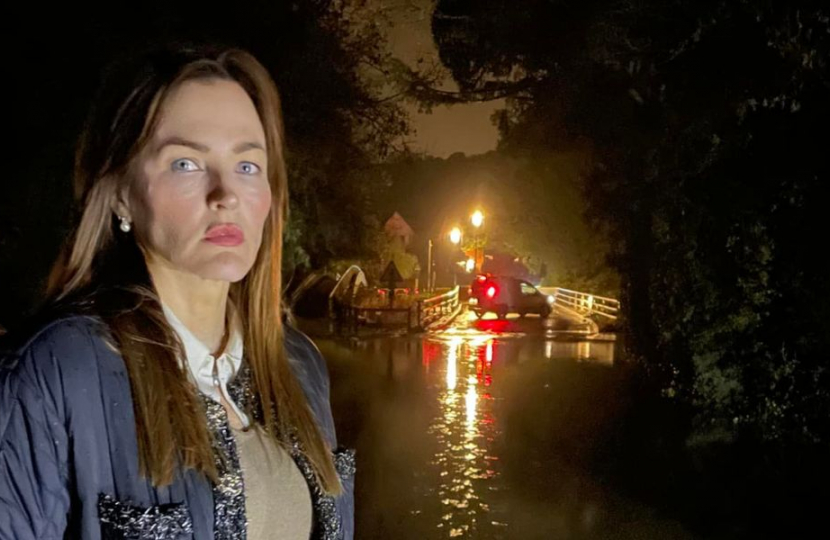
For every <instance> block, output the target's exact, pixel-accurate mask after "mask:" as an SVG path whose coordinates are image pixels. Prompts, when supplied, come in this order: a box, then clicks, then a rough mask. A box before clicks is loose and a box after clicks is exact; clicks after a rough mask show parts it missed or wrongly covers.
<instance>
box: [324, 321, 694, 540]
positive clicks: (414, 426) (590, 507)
mask: <svg viewBox="0 0 830 540" xmlns="http://www.w3.org/2000/svg"><path fill="white" fill-rule="evenodd" d="M318 344H319V345H320V348H321V350H322V351H323V354H324V355H325V356H326V358H327V361H328V363H329V370H330V372H331V376H332V405H333V408H334V412H335V418H336V421H337V425H338V430H339V438H340V442H341V444H346V445H348V446H352V447H356V448H357V450H358V467H359V469H358V480H357V488H356V496H357V516H356V519H357V537H358V538H361V539H363V538H395V539H400V538H405V539H409V538H412V539H433V538H434V539H438V538H481V539H514V538H515V539H536V538H539V539H556V538H563V539H567V538H620V539H623V538H632V539H633V538H680V539H683V538H693V536H692V535H690V534H688V533H687V532H685V531H684V530H683V529H682V528H681V527H680V526H679V525H678V524H677V523H675V522H672V521H671V520H668V519H662V518H660V517H659V515H658V513H657V512H655V511H654V510H653V509H650V508H647V507H644V506H643V505H641V504H638V503H636V502H634V501H633V500H632V499H631V498H630V497H626V496H625V495H624V494H620V493H615V492H614V491H613V490H611V489H609V488H608V487H607V483H606V481H605V477H604V474H603V467H602V463H603V460H604V458H605V456H606V455H607V454H608V453H612V452H613V451H614V438H615V437H617V436H618V434H619V422H620V419H621V415H622V414H623V412H624V411H625V409H626V407H627V399H628V398H627V396H626V394H625V391H624V390H622V389H621V386H620V384H619V381H620V380H621V377H622V376H623V371H624V369H623V368H622V367H621V366H618V365H617V364H616V363H615V360H616V358H615V354H616V351H615V346H616V343H615V341H614V340H613V336H602V335H599V336H595V337H594V339H592V340H586V339H585V336H584V335H579V334H575V333H573V332H570V331H569V329H568V328H567V326H562V325H560V324H558V323H557V321H556V320H555V319H549V320H544V321H543V320H541V319H539V318H534V317H528V318H526V319H521V320H520V319H515V318H511V319H509V320H507V321H497V320H483V321H476V320H474V319H468V318H466V317H462V318H461V320H459V321H458V322H457V323H456V324H455V325H454V326H453V327H451V328H449V329H447V330H445V331H442V332H438V333H433V334H427V335H424V336H419V337H415V336H401V337H396V338H389V337H386V338H375V339H366V340H352V341H348V340H345V341H339V342H334V341H318Z"/></svg>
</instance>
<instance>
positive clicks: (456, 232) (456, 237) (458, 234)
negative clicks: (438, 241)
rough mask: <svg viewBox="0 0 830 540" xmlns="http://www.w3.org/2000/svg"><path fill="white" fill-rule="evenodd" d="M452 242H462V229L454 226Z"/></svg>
mask: <svg viewBox="0 0 830 540" xmlns="http://www.w3.org/2000/svg"><path fill="white" fill-rule="evenodd" d="M450 242H452V243H453V244H455V245H458V244H459V243H460V242H461V229H459V228H458V227H453V230H452V231H450Z"/></svg>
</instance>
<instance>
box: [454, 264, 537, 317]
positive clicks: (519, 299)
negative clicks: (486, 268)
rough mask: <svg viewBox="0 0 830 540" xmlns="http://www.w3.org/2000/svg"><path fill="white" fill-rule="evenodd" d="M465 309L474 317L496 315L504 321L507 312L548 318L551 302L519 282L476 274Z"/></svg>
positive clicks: (512, 278) (521, 281)
mask: <svg viewBox="0 0 830 540" xmlns="http://www.w3.org/2000/svg"><path fill="white" fill-rule="evenodd" d="M469 292H470V300H469V302H468V307H469V309H470V311H472V312H473V313H474V314H475V315H476V317H478V318H481V317H483V316H484V315H485V314H486V313H495V314H496V315H497V316H498V317H499V319H504V318H505V317H507V315H508V314H509V313H518V314H519V316H521V317H524V316H525V315H526V314H528V313H538V314H539V315H540V316H541V317H543V318H547V317H549V316H550V314H551V311H552V309H553V308H552V307H551V304H552V303H553V299H552V298H551V297H549V296H547V295H545V294H542V293H541V292H540V291H539V289H537V288H536V287H534V286H533V285H532V284H530V283H528V282H527V281H524V280H522V279H518V278H514V277H509V276H494V275H490V274H479V275H477V276H476V277H475V279H474V280H473V282H472V284H471V285H470V291H469Z"/></svg>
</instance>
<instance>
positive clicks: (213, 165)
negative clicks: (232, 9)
mask: <svg viewBox="0 0 830 540" xmlns="http://www.w3.org/2000/svg"><path fill="white" fill-rule="evenodd" d="M74 180H75V187H76V195H77V196H78V198H79V200H80V202H81V205H82V215H81V217H80V220H79V224H78V226H77V229H76V232H75V233H74V236H73V237H72V238H71V241H70V242H69V245H68V249H67V250H66V253H65V254H64V256H63V257H62V258H61V260H59V261H58V263H57V264H56V265H55V268H54V270H53V273H52V276H51V278H50V292H51V298H52V299H53V302H52V303H51V304H52V305H53V306H54V310H53V315H52V320H51V321H50V322H49V323H48V324H45V325H43V326H42V327H41V328H40V329H39V330H38V331H37V332H36V333H35V334H34V336H33V337H31V338H30V339H29V340H28V342H27V343H25V344H24V345H23V346H21V347H19V348H18V349H17V353H16V354H15V355H14V356H13V357H10V358H7V359H6V360H5V361H4V365H3V368H2V370H0V538H3V539H6V538H9V539H11V538H14V539H17V540H22V539H28V538H83V539H97V538H153V539H173V538H175V539H180V538H196V539H199V540H202V539H210V538H214V539H217V540H219V539H226V538H233V539H241V538H249V539H252V538H286V539H288V538H290V539H294V538H304V539H305V538H325V539H334V538H351V537H352V536H353V474H354V456H353V453H352V452H349V451H334V450H333V449H334V448H335V447H336V439H335V433H334V425H333V421H332V415H331V410H330V407H329V403H328V389H329V388H328V376H327V373H326V366H325V362H324V360H323V359H322V357H321V356H320V354H319V352H318V350H317V349H316V348H315V347H314V345H313V344H312V343H311V342H310V341H309V340H308V339H307V338H306V337H305V336H303V335H302V334H300V333H299V332H298V331H296V330H294V329H291V328H290V327H288V326H284V325H283V323H282V319H281V308H280V293H281V291H280V265H281V255H282V242H281V237H282V224H283V221H284V218H285V212H286V202H287V192H286V173H285V163H284V161H283V135H282V128H281V116H280V106H279V99H278V94H277V91H276V88H275V86H274V84H273V82H272V80H271V79H270V77H269V75H268V73H267V71H266V70H265V69H264V68H263V67H262V66H261V65H260V64H259V63H258V62H257V61H256V60H255V59H254V58H253V57H252V56H250V55H249V54H247V53H245V52H242V51H237V50H227V51H220V52H216V53H213V52H210V51H206V50H198V49H178V50H165V51H162V52H157V53H154V54H151V55H148V56H147V57H145V58H143V59H142V60H141V61H140V62H138V63H137V65H130V66H128V67H126V68H125V69H122V70H121V71H116V72H113V73H111V74H110V76H109V77H108V83H107V84H105V85H104V87H103V90H102V92H101V94H100V95H99V97H98V99H97V100H96V102H95V106H94V109H93V111H92V114H91V115H90V120H89V122H88V124H87V126H86V129H85V131H84V134H83V136H82V139H81V144H80V146H79V149H78V152H77V155H76V168H75V178H74ZM55 312H57V313H60V315H57V316H56V315H54V313H55Z"/></svg>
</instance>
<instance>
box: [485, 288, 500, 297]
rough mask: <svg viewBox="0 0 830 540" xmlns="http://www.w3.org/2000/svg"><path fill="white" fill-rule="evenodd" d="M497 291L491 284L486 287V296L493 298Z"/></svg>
mask: <svg viewBox="0 0 830 540" xmlns="http://www.w3.org/2000/svg"><path fill="white" fill-rule="evenodd" d="M498 292H499V291H498V289H496V288H495V287H494V286H492V285H491V286H490V288H489V289H487V296H488V297H489V298H494V297H495V296H496V294H497V293H498Z"/></svg>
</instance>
